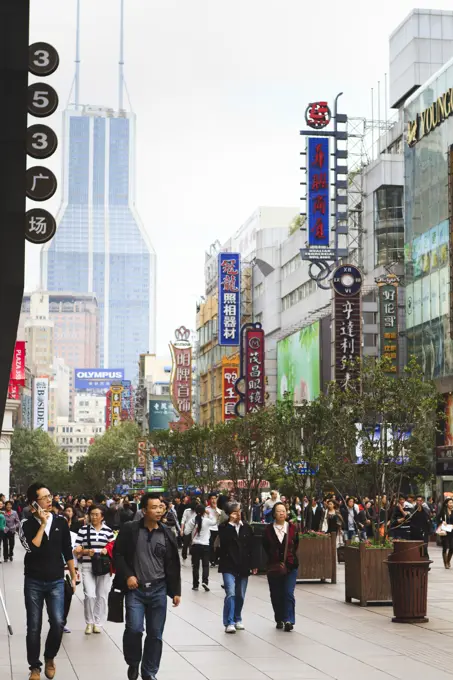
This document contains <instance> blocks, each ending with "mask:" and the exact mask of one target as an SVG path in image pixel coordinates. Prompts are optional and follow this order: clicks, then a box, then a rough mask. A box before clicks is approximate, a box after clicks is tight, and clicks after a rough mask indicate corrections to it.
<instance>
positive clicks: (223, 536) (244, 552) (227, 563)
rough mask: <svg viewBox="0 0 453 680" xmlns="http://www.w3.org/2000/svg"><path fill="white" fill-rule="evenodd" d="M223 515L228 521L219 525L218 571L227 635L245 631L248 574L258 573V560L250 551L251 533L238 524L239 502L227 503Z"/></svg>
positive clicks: (239, 514)
mask: <svg viewBox="0 0 453 680" xmlns="http://www.w3.org/2000/svg"><path fill="white" fill-rule="evenodd" d="M225 513H226V514H227V515H228V521H227V522H224V523H223V524H220V525H219V541H220V551H219V572H220V573H221V574H223V583H224V586H225V602H224V606H223V625H224V626H225V632H226V633H236V631H237V630H244V625H243V623H242V607H243V605H244V598H245V592H246V590H247V583H248V579H249V575H250V572H252V574H256V573H257V571H258V569H257V566H258V560H257V556H256V554H255V551H254V549H253V531H252V529H251V527H250V526H249V525H248V524H245V523H243V522H242V521H241V506H240V505H239V503H229V504H228V505H227V506H226V507H225Z"/></svg>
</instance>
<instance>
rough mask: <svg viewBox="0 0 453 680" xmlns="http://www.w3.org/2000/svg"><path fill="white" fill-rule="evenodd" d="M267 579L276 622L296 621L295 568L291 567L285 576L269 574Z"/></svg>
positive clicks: (293, 622)
mask: <svg viewBox="0 0 453 680" xmlns="http://www.w3.org/2000/svg"><path fill="white" fill-rule="evenodd" d="M267 580H268V583H269V590H270V594H271V602H272V609H273V610H274V618H275V621H276V622H277V623H292V624H293V625H294V624H295V623H296V598H295V597H294V590H295V588H296V580H297V569H293V570H292V571H290V572H288V573H287V574H286V575H285V576H270V575H269V574H268V576H267Z"/></svg>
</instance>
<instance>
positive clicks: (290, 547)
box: [263, 503, 299, 633]
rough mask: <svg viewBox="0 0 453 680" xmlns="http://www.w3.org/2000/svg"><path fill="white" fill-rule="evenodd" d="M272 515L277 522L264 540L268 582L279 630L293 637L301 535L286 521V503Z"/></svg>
mask: <svg viewBox="0 0 453 680" xmlns="http://www.w3.org/2000/svg"><path fill="white" fill-rule="evenodd" d="M272 515H273V518H274V521H273V523H272V524H269V525H268V526H267V527H266V531H265V534H264V536H263V548H264V550H265V552H266V554H267V557H268V565H267V567H268V573H267V580H268V583H269V590H270V594H271V602H272V608H273V610H274V616H275V621H276V623H277V628H278V629H280V630H281V629H283V628H284V629H285V631H286V632H287V633H289V632H290V631H292V629H293V628H294V624H295V623H296V612H295V607H296V600H295V597H294V590H295V587H296V578H297V569H298V566H299V561H298V559H297V548H298V545H299V535H298V533H297V528H296V527H295V526H294V524H291V523H289V522H287V521H286V509H285V506H284V505H283V503H276V504H275V505H274V507H273V508H272ZM280 565H282V569H280Z"/></svg>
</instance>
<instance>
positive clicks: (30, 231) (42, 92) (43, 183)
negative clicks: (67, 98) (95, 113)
mask: <svg viewBox="0 0 453 680" xmlns="http://www.w3.org/2000/svg"><path fill="white" fill-rule="evenodd" d="M59 63H60V58H59V56H58V52H57V50H56V49H55V48H54V47H53V46H52V45H49V44H48V43H45V42H37V43H34V44H33V45H30V47H29V51H28V70H29V71H30V73H32V74H33V75H34V76H38V77H40V78H46V77H47V76H50V75H52V73H55V71H56V70H57V68H58V65H59ZM57 108H58V95H57V93H56V92H55V90H54V88H53V87H52V86H51V85H49V84H48V83H44V82H38V83H33V84H32V85H29V87H28V113H29V114H30V115H31V116H34V117H35V118H47V117H48V116H51V115H52V114H53V113H55V111H56V110H57ZM57 146H58V139H57V136H56V134H55V132H54V131H53V130H52V129H51V128H50V127H48V126H47V125H43V124H37V125H32V126H30V127H29V128H28V130H27V154H28V155H29V156H31V158H35V159H39V160H43V159H46V158H49V157H50V156H52V154H54V153H55V151H56V148H57ZM56 190H57V178H56V177H55V175H54V173H53V172H52V171H51V170H49V169H48V168H46V167H45V166H43V165H34V166H32V167H30V168H28V170H27V176H26V194H27V198H29V199H30V200H32V201H38V202H42V201H47V200H48V199H49V198H52V196H53V195H54V194H55V192H56ZM56 230H57V224H56V221H55V218H54V217H53V215H51V214H50V213H49V212H48V211H47V210H43V208H33V209H32V210H29V211H28V212H27V213H26V215H25V238H26V239H27V241H30V242H31V243H38V244H42V243H47V241H50V239H51V238H52V237H53V236H54V235H55V232H56Z"/></svg>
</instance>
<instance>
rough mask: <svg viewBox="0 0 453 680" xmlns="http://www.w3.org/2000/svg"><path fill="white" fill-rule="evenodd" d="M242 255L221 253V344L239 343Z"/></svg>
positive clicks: (232, 344)
mask: <svg viewBox="0 0 453 680" xmlns="http://www.w3.org/2000/svg"><path fill="white" fill-rule="evenodd" d="M240 325H241V256H240V255H239V253H219V345H229V346H234V345H239V332H240Z"/></svg>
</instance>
